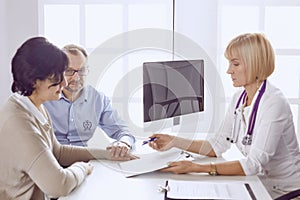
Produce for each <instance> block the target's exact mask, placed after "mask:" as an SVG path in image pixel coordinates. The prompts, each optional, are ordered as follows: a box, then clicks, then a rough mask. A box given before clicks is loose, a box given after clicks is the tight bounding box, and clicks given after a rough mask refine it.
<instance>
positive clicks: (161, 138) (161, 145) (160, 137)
mask: <svg viewBox="0 0 300 200" xmlns="http://www.w3.org/2000/svg"><path fill="white" fill-rule="evenodd" d="M149 138H156V139H155V140H154V141H152V142H150V143H149V146H150V147H151V148H153V149H155V150H157V151H166V150H169V149H171V148H172V147H174V146H175V145H174V140H175V136H171V135H167V134H153V135H151V136H150V137H149Z"/></svg>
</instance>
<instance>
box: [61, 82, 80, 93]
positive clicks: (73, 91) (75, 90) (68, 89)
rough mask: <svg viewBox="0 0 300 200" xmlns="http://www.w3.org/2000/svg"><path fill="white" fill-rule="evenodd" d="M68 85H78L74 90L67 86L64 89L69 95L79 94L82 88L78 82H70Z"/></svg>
mask: <svg viewBox="0 0 300 200" xmlns="http://www.w3.org/2000/svg"><path fill="white" fill-rule="evenodd" d="M70 83H73V84H74V83H75V84H76V85H78V87H77V88H76V89H72V88H71V87H69V84H68V85H67V86H65V87H64V89H66V90H67V91H69V92H71V93H75V92H79V91H81V90H82V88H83V84H82V83H81V82H80V81H72V82H70Z"/></svg>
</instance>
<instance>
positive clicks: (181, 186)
mask: <svg viewBox="0 0 300 200" xmlns="http://www.w3.org/2000/svg"><path fill="white" fill-rule="evenodd" d="M249 189H250V190H249ZM164 192H165V200H174V199H182V200H191V199H196V200H197V199H222V200H224V199H243V200H256V198H255V196H254V194H253V192H252V190H251V188H250V185H249V184H248V183H242V182H230V183H224V182H207V181H206V182H203V181H182V180H168V181H166V186H165V188H164Z"/></svg>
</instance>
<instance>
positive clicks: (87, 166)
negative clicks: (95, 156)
mask: <svg viewBox="0 0 300 200" xmlns="http://www.w3.org/2000/svg"><path fill="white" fill-rule="evenodd" d="M81 163H82V164H83V166H84V167H85V169H86V174H87V175H90V174H91V173H92V172H93V169H94V166H93V165H92V164H91V163H89V162H81Z"/></svg>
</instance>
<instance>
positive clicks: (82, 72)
mask: <svg viewBox="0 0 300 200" xmlns="http://www.w3.org/2000/svg"><path fill="white" fill-rule="evenodd" d="M76 72H77V73H78V75H79V76H86V75H87V74H88V72H89V70H88V69H87V68H86V67H85V68H82V69H79V70H75V69H67V70H66V71H65V75H66V76H73V75H74V74H75V73H76Z"/></svg>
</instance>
